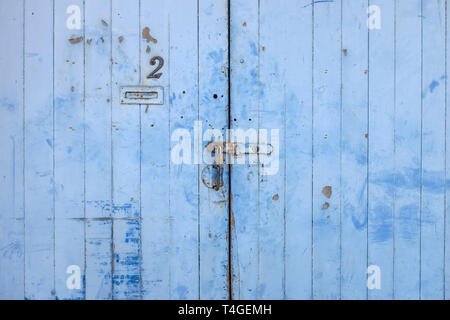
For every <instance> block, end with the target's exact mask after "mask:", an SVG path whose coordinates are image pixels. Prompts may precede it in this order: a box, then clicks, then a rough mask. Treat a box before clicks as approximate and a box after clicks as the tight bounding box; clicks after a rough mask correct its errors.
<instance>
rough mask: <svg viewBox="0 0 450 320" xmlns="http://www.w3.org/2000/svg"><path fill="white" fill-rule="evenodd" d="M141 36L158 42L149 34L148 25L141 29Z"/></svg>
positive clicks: (148, 40)
mask: <svg viewBox="0 0 450 320" xmlns="http://www.w3.org/2000/svg"><path fill="white" fill-rule="evenodd" d="M142 38H144V39H145V40H147V42H150V41H151V42H153V43H157V42H158V40H156V39H155V38H153V37H152V36H151V35H150V28H149V27H145V28H144V29H143V30H142Z"/></svg>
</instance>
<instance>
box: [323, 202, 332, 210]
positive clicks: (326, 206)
mask: <svg viewBox="0 0 450 320" xmlns="http://www.w3.org/2000/svg"><path fill="white" fill-rule="evenodd" d="M329 206H330V204H329V203H328V202H325V203H324V204H323V206H322V208H323V209H325V210H326V209H328V207H329Z"/></svg>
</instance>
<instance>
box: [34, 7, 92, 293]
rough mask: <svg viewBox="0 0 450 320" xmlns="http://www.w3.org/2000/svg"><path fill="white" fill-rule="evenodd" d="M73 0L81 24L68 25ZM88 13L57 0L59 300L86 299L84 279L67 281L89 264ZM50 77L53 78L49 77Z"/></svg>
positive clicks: (56, 100)
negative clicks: (72, 268) (74, 284)
mask: <svg viewBox="0 0 450 320" xmlns="http://www.w3.org/2000/svg"><path fill="white" fill-rule="evenodd" d="M71 5H75V6H78V8H79V10H80V14H81V17H80V18H81V22H80V27H79V28H74V29H69V28H68V27H67V19H68V17H69V15H68V14H67V11H68V10H67V9H68V7H69V6H71ZM84 12H85V10H84V3H83V1H82V0H77V1H71V0H63V1H55V3H54V21H55V24H54V28H53V30H54V37H55V39H54V45H55V48H54V50H55V51H54V75H53V76H54V90H55V93H54V94H55V96H54V108H55V119H54V130H55V133H54V137H55V142H54V144H55V145H54V170H55V239H54V241H55V243H54V245H55V271H54V272H55V291H56V293H55V294H56V298H57V299H83V298H85V286H84V281H82V284H81V286H80V287H79V288H77V287H74V288H72V287H70V286H67V278H68V277H69V276H70V274H68V273H67V270H68V267H69V266H77V268H79V269H80V271H81V276H82V279H83V278H84V265H85V242H84V236H85V223H84V221H83V220H82V218H85V206H84V201H85V194H84V191H85V185H84V183H85V179H84V170H85V156H84V136H85V132H84V128H85V126H84V117H85V103H84V97H85V93H84V45H85V42H84V38H85V35H84V19H83V17H84ZM47 81H49V82H51V78H50V79H49V80H47ZM50 163H51V162H50ZM41 237H44V236H42V235H41Z"/></svg>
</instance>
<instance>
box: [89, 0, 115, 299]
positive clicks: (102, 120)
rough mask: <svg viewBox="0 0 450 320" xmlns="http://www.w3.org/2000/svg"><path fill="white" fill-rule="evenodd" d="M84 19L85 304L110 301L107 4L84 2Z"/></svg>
mask: <svg viewBox="0 0 450 320" xmlns="http://www.w3.org/2000/svg"><path fill="white" fill-rule="evenodd" d="M84 17H85V39H84V41H85V91H86V94H85V115H84V116H85V137H84V140H85V174H84V177H85V206H86V218H87V219H88V220H87V221H86V222H85V223H86V234H85V245H86V260H85V266H84V267H85V286H86V299H110V298H111V297H112V292H111V286H112V283H111V281H112V280H111V266H112V256H111V225H112V223H111V221H110V220H104V221H102V219H109V218H111V177H112V175H111V93H112V92H111V43H112V42H111V40H112V39H111V30H112V29H111V28H112V23H111V20H112V19H111V1H110V0H100V1H99V0H87V1H85V14H84ZM99 220H100V221H99Z"/></svg>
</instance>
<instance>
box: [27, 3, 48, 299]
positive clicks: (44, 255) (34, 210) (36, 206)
mask: <svg viewBox="0 0 450 320" xmlns="http://www.w3.org/2000/svg"><path fill="white" fill-rule="evenodd" d="M24 41H25V49H24V54H25V64H24V72H25V79H24V86H25V95H24V113H25V117H24V119H25V132H24V134H25V137H24V141H25V146H24V150H25V154H24V157H25V164H24V175H25V176H24V181H25V204H24V206H25V298H26V299H52V298H55V283H54V275H55V269H54V263H55V260H54V259H55V257H54V244H55V239H54V207H53V205H54V203H53V201H54V198H53V192H54V190H53V187H54V185H53V179H54V178H53V175H54V171H53V148H54V139H53V137H54V134H53V110H54V109H53V78H52V76H53V72H52V71H53V1H50V0H47V1H40V2H36V1H25V38H24Z"/></svg>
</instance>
